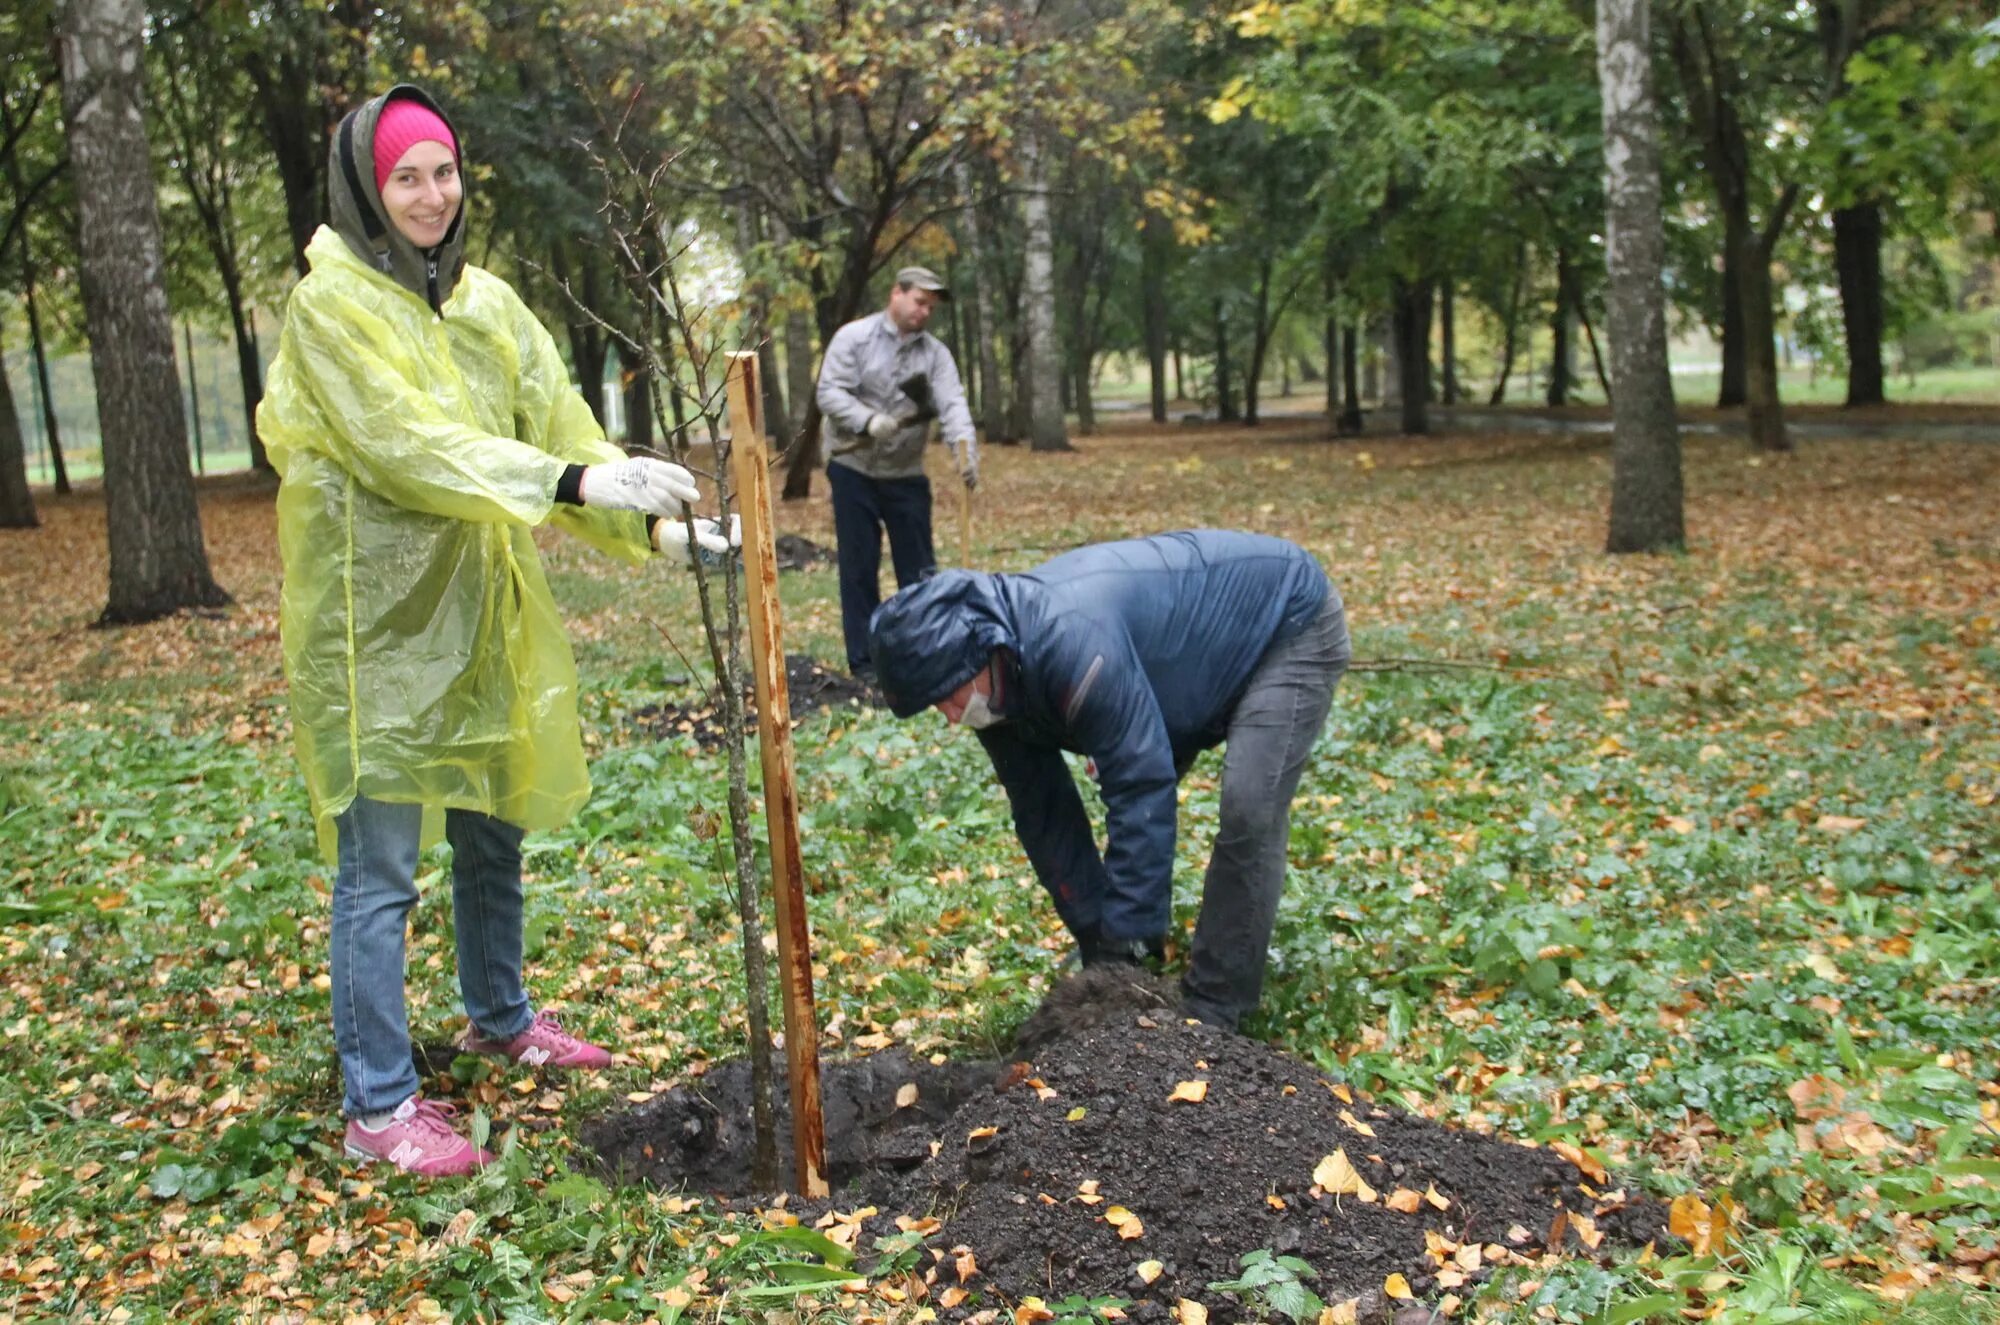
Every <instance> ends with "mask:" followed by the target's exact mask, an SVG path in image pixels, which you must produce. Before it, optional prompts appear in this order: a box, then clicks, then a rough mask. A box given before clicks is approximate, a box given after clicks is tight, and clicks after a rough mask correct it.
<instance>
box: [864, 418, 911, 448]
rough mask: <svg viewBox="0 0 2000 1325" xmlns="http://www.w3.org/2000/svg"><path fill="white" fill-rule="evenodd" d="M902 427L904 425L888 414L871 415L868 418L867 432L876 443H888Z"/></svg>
mask: <svg viewBox="0 0 2000 1325" xmlns="http://www.w3.org/2000/svg"><path fill="white" fill-rule="evenodd" d="M902 426H903V425H902V424H900V423H898V422H896V421H895V420H894V419H892V418H890V417H889V416H888V415H887V414H871V415H869V416H868V429H867V432H868V435H869V436H870V437H873V438H874V439H875V440H876V441H878V442H886V441H887V440H889V439H890V438H891V437H894V436H895V435H896V432H897V430H898V429H900V428H901V427H902Z"/></svg>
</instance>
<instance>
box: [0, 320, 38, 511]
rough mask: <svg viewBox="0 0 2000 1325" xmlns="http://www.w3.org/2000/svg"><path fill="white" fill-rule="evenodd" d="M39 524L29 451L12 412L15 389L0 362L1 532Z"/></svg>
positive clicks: (19, 422)
mask: <svg viewBox="0 0 2000 1325" xmlns="http://www.w3.org/2000/svg"><path fill="white" fill-rule="evenodd" d="M41 522H42V521H41V517H40V516H38V515H36V514H35V494H34V492H33V490H31V489H30V488H29V487H28V448H27V445H26V443H25V442H24V441H23V440H22V437H21V416H20V415H19V414H17V413H15V412H14V386H13V383H11V382H9V381H8V380H7V366H6V363H5V361H4V360H0V529H33V528H36V527H37V526H39V525H40V524H41Z"/></svg>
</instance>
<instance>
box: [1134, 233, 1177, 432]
mask: <svg viewBox="0 0 2000 1325" xmlns="http://www.w3.org/2000/svg"><path fill="white" fill-rule="evenodd" d="M1172 240H1173V234H1172V231H1171V230H1170V229H1169V227H1168V225H1167V222H1166V220H1165V218H1164V217H1162V216H1161V215H1160V214H1159V213H1157V212H1153V211H1148V212H1147V213H1146V214H1145V216H1144V217H1143V218H1142V219H1141V220H1140V222H1139V303H1140V314H1141V317H1140V320H1141V323H1142V324H1143V326H1144V328H1145V337H1146V367H1147V369H1148V371H1149V372H1150V373H1151V374H1152V379H1151V380H1152V387H1153V422H1155V423H1165V422H1166V421H1167V247H1168V245H1169V244H1170V243H1172Z"/></svg>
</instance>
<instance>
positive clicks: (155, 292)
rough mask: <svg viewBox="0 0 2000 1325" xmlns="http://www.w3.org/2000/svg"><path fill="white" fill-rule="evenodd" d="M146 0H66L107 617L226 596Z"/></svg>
mask: <svg viewBox="0 0 2000 1325" xmlns="http://www.w3.org/2000/svg"><path fill="white" fill-rule="evenodd" d="M144 25H145V7H144V5H143V4H142V3H141V2H140V0H70V3H69V4H68V5H67V6H66V7H65V9H64V11H63V17H62V23H61V29H60V32H59V35H58V44H59V49H60V54H61V64H62V83H63V115H64V119H65V121H66V123H67V126H68V139H69V151H70V164H71V179H72V181H73V183H74V185H75V189H76V202H77V252H78V258H79V264H78V265H79V275H80V277H81V283H82V286H83V306H84V318H85V323H86V326H87V327H88V329H89V335H90V362H91V371H92V374H93V376H94V378H95V381H96V386H97V410H98V427H99V431H100V433H101V435H102V439H103V441H102V444H103V454H104V493H105V515H106V523H107V525H108V528H109V535H110V537H109V542H110V548H111V576H110V593H109V597H108V601H107V602H106V604H105V608H104V613H103V615H102V617H100V618H99V620H100V623H102V624H112V623H127V622H143V621H152V620H155V619H157V618H159V617H162V616H166V615H168V614H170V613H173V612H176V611H179V610H180V609H182V608H186V607H221V606H223V605H225V604H227V603H228V602H229V601H230V599H229V595H228V594H227V593H225V592H223V590H222V587H221V586H220V585H218V584H217V583H216V582H215V580H214V578H213V576H212V575H211V574H210V573H209V567H208V552H207V549H206V548H205V547H204V546H203V544H202V533H201V512H200V508H199V507H198V506H197V504H196V501H195V491H194V478H193V476H192V475H190V474H189V473H188V441H187V419H186V416H185V415H184V414H183V413H182V411H181V402H180V388H179V385H178V384H177V383H176V381H175V380H174V341H173V327H172V324H171V322H170V321H169V314H168V311H167V292H166V286H165V284H164V281H163V273H164V272H165V270H166V266H165V258H164V254H163V253H162V251H161V242H160V214H159V206H158V201H157V199H156V197H155V195H154V191H153V173H152V156H151V152H150V150H149V148H148V147H147V143H146V127H145V102H144V88H143V83H142V81H141V80H142V71H143V69H144V67H145V63H144V59H143V51H142V46H143V33H144Z"/></svg>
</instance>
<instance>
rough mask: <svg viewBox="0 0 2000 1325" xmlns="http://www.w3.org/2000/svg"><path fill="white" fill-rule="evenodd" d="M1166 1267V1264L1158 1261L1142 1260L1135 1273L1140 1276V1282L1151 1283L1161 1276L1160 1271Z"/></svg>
mask: <svg viewBox="0 0 2000 1325" xmlns="http://www.w3.org/2000/svg"><path fill="white" fill-rule="evenodd" d="M1166 1268H1167V1267H1166V1266H1164V1265H1162V1264H1160V1263H1159V1262H1158V1261H1140V1262H1139V1268H1138V1269H1137V1270H1136V1271H1134V1273H1136V1274H1137V1275H1138V1276H1139V1282H1140V1283H1142V1284H1150V1283H1152V1282H1153V1281H1154V1280H1155V1279H1157V1278H1159V1277H1160V1272H1161V1271H1162V1270H1164V1269H1166Z"/></svg>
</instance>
